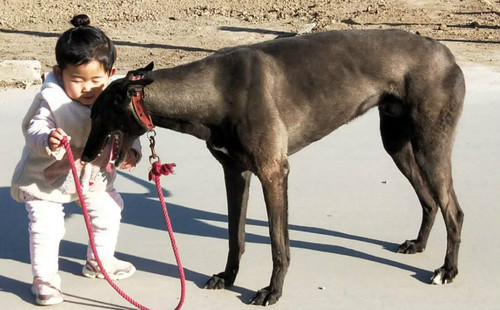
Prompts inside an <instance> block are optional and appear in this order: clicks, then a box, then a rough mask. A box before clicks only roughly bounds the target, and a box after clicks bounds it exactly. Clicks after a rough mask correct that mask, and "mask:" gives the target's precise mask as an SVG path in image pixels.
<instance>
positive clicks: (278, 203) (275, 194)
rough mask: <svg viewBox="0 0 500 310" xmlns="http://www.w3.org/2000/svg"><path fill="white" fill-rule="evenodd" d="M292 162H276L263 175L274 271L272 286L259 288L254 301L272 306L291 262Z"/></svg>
mask: <svg viewBox="0 0 500 310" xmlns="http://www.w3.org/2000/svg"><path fill="white" fill-rule="evenodd" d="M288 171H289V166H288V161H287V159H284V160H282V161H278V162H275V163H274V164H273V165H272V166H271V167H264V169H263V171H262V172H260V173H259V178H260V181H261V183H262V188H263V190H264V199H265V200H266V208H267V216H268V220H269V233H270V236H271V249H272V258H273V273H272V275H271V281H270V284H269V286H267V287H265V288H263V289H261V290H259V291H258V292H257V293H256V294H255V296H254V297H253V298H252V299H251V300H250V303H251V304H255V305H263V306H266V305H272V304H274V303H276V302H277V301H278V299H279V298H280V297H281V294H282V291H283V283H284V281H285V275H286V272H287V270H288V266H289V265H290V240H289V238H288V198H287V188H288Z"/></svg>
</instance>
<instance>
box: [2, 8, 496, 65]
mask: <svg viewBox="0 0 500 310" xmlns="http://www.w3.org/2000/svg"><path fill="white" fill-rule="evenodd" d="M499 8H500V0H413V1H411V0H368V1H359V0H354V1H347V0H317V1H312V0H311V1H309V0H267V1H257V0H233V1H225V0H211V1H207V0H136V1H134V0H121V1H106V2H104V1H95V0H86V1H82V0H76V1H75V0H71V1H69V0H43V1H42V0H36V1H33V0H0V42H1V45H0V60H1V59H4V60H7V59H34V60H39V61H40V62H41V63H42V71H43V72H47V71H50V69H51V67H52V66H53V65H54V63H55V59H54V58H55V57H54V47H55V43H56V40H57V37H58V36H59V35H60V34H61V33H62V32H63V31H65V30H66V29H68V28H69V27H71V24H70V23H69V20H70V19H71V18H72V16H73V15H75V14H80V13H85V14H87V15H89V16H90V19H91V24H92V25H94V26H97V27H100V28H101V29H103V30H104V31H105V32H106V33H107V34H108V36H109V37H110V38H111V39H112V40H114V41H115V42H116V44H117V48H118V60H117V63H116V66H117V70H118V73H125V72H126V71H128V70H129V69H134V68H137V67H140V66H143V65H145V64H147V63H149V62H150V61H155V65H156V68H161V67H169V66H174V65H179V64H182V63H186V62H189V61H193V60H197V59H200V58H202V57H205V56H207V55H209V54H210V53H212V52H213V51H215V50H217V49H219V48H223V47H228V46H234V45H241V44H248V43H254V42H259V41H264V40H270V39H274V38H276V37H279V36H287V35H294V34H295V33H297V32H301V31H306V30H307V28H311V27H312V26H313V25H314V28H313V30H312V31H313V32H316V31H326V30H334V29H367V28H400V29H405V30H408V31H410V32H413V33H417V32H418V33H420V34H422V35H425V36H430V37H433V38H436V39H438V40H440V41H441V42H443V43H444V44H446V45H447V46H448V47H449V48H450V49H451V50H452V51H453V52H454V54H455V55H456V57H457V59H458V60H459V61H460V62H476V63H481V64H485V65H488V66H492V67H497V68H499V70H500V9H499Z"/></svg>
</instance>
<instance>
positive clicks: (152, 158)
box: [148, 129, 160, 164]
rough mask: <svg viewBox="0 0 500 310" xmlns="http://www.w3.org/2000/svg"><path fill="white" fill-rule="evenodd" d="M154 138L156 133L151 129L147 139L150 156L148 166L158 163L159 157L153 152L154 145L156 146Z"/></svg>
mask: <svg viewBox="0 0 500 310" xmlns="http://www.w3.org/2000/svg"><path fill="white" fill-rule="evenodd" d="M155 137H156V131H154V130H153V129H151V130H149V131H148V139H149V148H150V149H151V155H150V156H149V163H150V164H153V163H154V162H159V161H160V157H159V156H158V155H157V154H156V151H155V145H156V141H155Z"/></svg>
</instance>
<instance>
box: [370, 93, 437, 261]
mask: <svg viewBox="0 0 500 310" xmlns="http://www.w3.org/2000/svg"><path fill="white" fill-rule="evenodd" d="M388 105H394V106H393V107H389V106H388ZM398 105H401V103H400V102H393V101H389V102H384V103H382V105H381V106H380V108H379V111H380V133H381V136H382V142H383V144H384V148H385V150H386V151H387V152H388V153H389V155H391V157H392V159H393V160H394V162H395V163H396V166H397V167H398V168H399V170H400V171H401V172H402V173H403V175H404V176H405V177H406V178H407V179H408V181H410V183H411V185H412V186H413V188H414V189H415V192H416V194H417V197H418V199H419V201H420V204H421V205H422V209H423V212H422V223H421V225H420V230H419V232H418V236H417V239H413V240H406V241H405V242H404V243H403V244H401V245H400V246H399V249H398V252H399V253H405V254H413V253H417V252H422V251H423V250H425V247H426V244H427V240H428V238H429V234H430V231H431V228H432V226H433V224H434V220H435V217H436V213H437V210H438V206H437V204H436V203H435V201H434V199H433V197H432V194H431V192H430V190H429V188H428V186H427V183H426V182H425V180H424V178H423V177H422V174H421V173H420V168H419V167H418V165H417V163H416V161H415V156H414V154H413V148H412V145H411V141H410V139H411V121H410V119H409V115H408V114H407V113H399V115H389V114H387V111H386V109H395V110H399V109H400V108H397V107H396V106H398ZM401 112H402V111H401Z"/></svg>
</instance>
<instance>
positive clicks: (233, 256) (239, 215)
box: [205, 163, 252, 289]
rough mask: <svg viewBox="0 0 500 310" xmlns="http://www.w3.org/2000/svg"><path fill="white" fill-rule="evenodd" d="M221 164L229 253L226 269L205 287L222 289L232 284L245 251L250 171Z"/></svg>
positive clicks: (213, 277) (215, 275)
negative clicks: (225, 199)
mask: <svg viewBox="0 0 500 310" xmlns="http://www.w3.org/2000/svg"><path fill="white" fill-rule="evenodd" d="M222 166H223V168H224V179H225V182H226V195H227V208H228V230H229V253H228V257H227V263H226V269H225V270H224V271H223V272H221V273H218V274H214V275H213V276H212V277H211V278H210V280H208V281H207V283H206V284H205V288H207V289H223V288H226V287H229V286H231V285H233V283H234V280H235V279H236V275H237V274H238V270H239V267H240V259H241V255H243V253H244V252H245V218H246V211H247V204H248V190H249V187H250V179H251V176H252V173H251V172H250V171H242V170H241V169H239V168H236V167H234V166H233V165H232V164H229V163H223V164H222Z"/></svg>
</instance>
